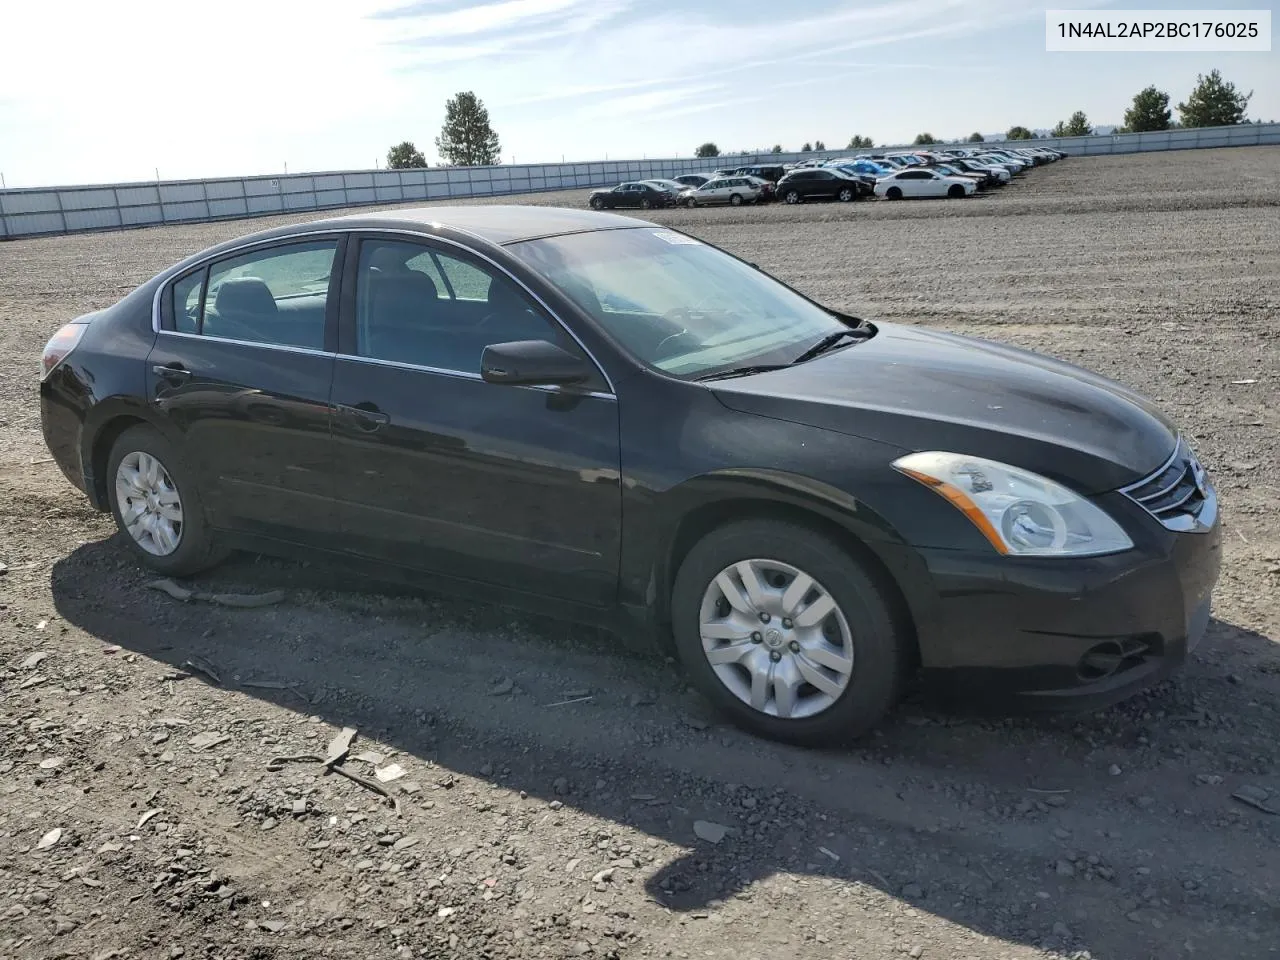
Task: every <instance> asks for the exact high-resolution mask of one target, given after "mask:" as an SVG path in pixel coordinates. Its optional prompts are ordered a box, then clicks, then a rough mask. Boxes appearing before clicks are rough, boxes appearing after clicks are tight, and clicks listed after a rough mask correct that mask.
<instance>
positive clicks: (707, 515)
mask: <svg viewBox="0 0 1280 960" xmlns="http://www.w3.org/2000/svg"><path fill="white" fill-rule="evenodd" d="M748 519H749V520H762V519H767V520H782V521H785V522H788V523H794V524H797V525H799V526H804V527H808V528H809V529H811V530H813V531H814V532H815V533H820V534H823V535H825V536H828V537H831V538H832V539H834V540H836V541H837V542H838V543H839V544H840V545H841V546H842V547H843V548H844V549H845V551H846V552H848V553H849V554H850V555H851V556H853V557H854V558H855V559H857V560H858V561H859V562H861V563H862V564H863V566H864V567H865V568H866V570H867V572H868V573H869V574H870V575H871V576H872V577H873V578H874V579H875V581H876V583H877V585H878V586H880V588H881V589H882V590H883V591H884V593H885V596H886V597H887V598H888V599H889V602H890V605H891V607H892V609H893V615H894V619H895V620H896V621H897V622H898V623H899V624H900V625H901V626H902V628H903V629H904V630H905V631H906V634H907V636H909V637H910V653H911V658H912V666H913V667H914V666H918V665H919V663H920V648H919V643H918V641H917V639H916V628H915V621H914V620H913V619H912V617H911V610H910V607H909V606H908V604H907V599H906V597H905V596H904V595H903V593H902V590H901V589H900V588H899V586H898V582H897V581H896V580H895V579H894V578H893V575H892V574H891V573H890V572H889V570H888V568H886V567H885V565H884V564H883V563H882V562H881V560H880V558H879V557H877V556H876V554H875V552H874V551H873V550H872V549H871V548H870V547H868V546H867V545H866V544H865V543H863V542H862V540H861V539H859V538H858V537H857V536H856V535H855V534H854V533H852V532H851V531H850V530H847V529H846V528H844V527H842V526H841V525H840V524H838V523H832V522H831V520H830V519H828V518H826V517H824V516H822V515H821V514H818V513H814V512H812V511H810V510H806V509H805V508H804V507H801V506H797V505H795V504H790V503H779V502H778V501H776V500H758V499H751V498H740V499H733V500H720V501H717V502H715V503H710V504H707V505H705V506H703V507H699V508H697V509H695V510H693V511H691V512H689V513H687V514H686V515H685V516H684V517H682V518H681V520H680V523H679V525H678V526H677V527H676V532H675V535H674V536H673V537H672V538H671V544H670V547H669V549H668V550H667V552H666V558H665V567H664V568H663V569H662V570H660V571H659V575H658V577H657V578H656V579H657V582H658V585H659V586H660V587H661V589H660V590H659V591H658V597H657V602H658V604H659V614H660V618H661V621H662V623H663V624H670V622H671V610H670V598H671V588H672V586H673V585H674V584H675V579H676V573H677V571H679V569H680V564H681V563H683V562H684V558H685V557H686V556H688V554H689V551H690V550H692V549H693V547H694V544H696V543H697V542H698V541H699V540H701V539H702V538H703V537H705V536H706V535H707V534H709V533H710V532H711V531H712V530H715V529H716V528H718V527H722V526H724V525H725V524H727V523H733V522H736V521H739V520H748ZM662 633H663V635H664V636H666V635H668V634H669V631H666V630H664V631H662Z"/></svg>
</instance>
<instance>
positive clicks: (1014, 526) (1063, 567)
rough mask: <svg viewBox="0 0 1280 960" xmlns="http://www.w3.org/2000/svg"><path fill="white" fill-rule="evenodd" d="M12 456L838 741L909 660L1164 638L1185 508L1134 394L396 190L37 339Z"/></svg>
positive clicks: (1102, 698) (739, 264) (1018, 683)
mask: <svg viewBox="0 0 1280 960" xmlns="http://www.w3.org/2000/svg"><path fill="white" fill-rule="evenodd" d="M40 398H41V415H42V420H43V426H44V436H45V440H46V442H47V444H48V447H49V450H50V451H51V453H52V455H53V457H54V458H55V459H56V461H57V463H58V464H59V466H60V467H61V468H62V471H63V472H64V473H65V475H66V476H67V478H68V479H69V480H70V481H71V482H72V483H73V484H75V485H76V486H77V487H79V488H80V489H81V490H83V491H84V493H85V494H86V496H87V497H88V498H89V500H90V502H91V503H92V504H93V505H94V506H95V507H97V508H98V509H99V510H103V511H111V513H112V514H114V516H115V519H116V522H117V524H118V526H119V528H120V530H121V532H122V534H123V536H122V540H123V542H124V543H125V544H126V545H127V546H128V548H129V549H130V550H131V551H132V553H133V555H134V556H135V557H136V558H137V559H138V560H139V561H141V562H142V563H143V564H144V565H146V566H147V567H149V568H151V569H153V570H156V571H158V572H160V573H162V574H165V575H169V576H191V575H194V574H197V573H199V572H200V571H202V570H204V569H206V568H208V567H209V566H210V565H212V564H214V563H216V562H217V561H218V560H219V559H220V558H221V557H222V556H223V555H224V554H225V552H226V551H228V550H230V549H232V548H247V549H251V550H258V551H268V552H272V553H280V554H291V555H300V556H303V557H307V558H315V557H317V556H328V557H331V558H334V559H335V560H337V561H338V562H339V563H345V564H349V565H351V566H353V567H356V566H359V567H360V568H363V569H366V570H369V571H372V572H374V573H377V574H382V575H385V576H389V577H395V578H402V579H406V580H408V581H410V582H412V583H416V584H422V585H428V586H431V587H442V588H453V589H456V590H458V591H461V592H463V593H465V594H469V595H471V596H475V597H478V598H481V599H483V600H486V601H495V600H497V601H508V602H512V603H518V604H522V605H525V606H528V607H531V608H534V609H539V610H545V611H550V612H559V613H561V614H565V615H568V616H571V617H577V618H581V619H583V620H587V621H591V622H594V623H598V624H603V625H606V626H609V627H612V628H614V629H615V630H616V631H619V632H627V633H632V634H636V633H639V634H643V635H646V636H652V637H654V638H657V639H659V640H661V641H662V642H665V643H669V644H672V645H673V646H674V649H675V651H676V652H677V654H678V656H679V658H680V659H681V661H682V662H683V663H684V665H685V667H686V669H687V670H688V672H689V675H690V676H691V678H692V679H693V680H694V681H695V682H696V683H697V684H698V686H699V687H700V688H701V690H702V691H703V692H704V693H705V694H706V695H707V696H708V697H709V698H710V699H711V700H713V701H714V702H715V703H716V704H718V705H719V707H720V708H721V709H723V710H724V711H725V712H726V713H727V714H728V715H730V716H731V717H732V718H734V719H735V720H736V721H737V722H738V723H740V724H742V725H743V726H745V727H747V728H749V729H751V730H754V731H757V732H759V733H761V734H764V735H767V736H771V737H777V738H781V739H785V740H791V741H796V742H802V743H814V742H821V741H829V740H833V739H841V738H847V737H850V736H853V735H856V734H859V733H861V732H863V731H865V730H867V729H868V728H869V727H871V726H872V725H873V724H875V723H876V721H877V720H878V719H879V718H880V717H881V716H883V715H884V713H885V711H887V710H888V709H890V707H891V706H892V705H893V704H894V702H895V700H896V699H897V697H898V696H899V694H900V693H901V692H902V691H903V690H904V688H906V687H907V685H908V684H909V683H910V682H911V681H912V680H913V679H914V678H915V676H916V674H917V672H918V671H923V675H924V677H934V678H941V679H946V680H950V681H958V682H959V686H960V688H961V689H962V690H964V691H965V692H966V693H968V694H970V695H974V696H979V697H981V698H983V699H984V700H987V701H990V700H991V699H992V698H994V697H995V696H997V695H1003V696H1005V697H1007V699H1008V701H1009V702H1011V703H1021V704H1024V705H1032V706H1040V707H1059V706H1068V705H1072V706H1095V705H1101V704H1105V703H1108V702H1111V701H1114V700H1116V699H1119V698H1121V697H1123V696H1125V695H1127V694H1129V693H1131V692H1133V691H1135V690H1137V689H1139V688H1141V687H1143V686H1145V685H1147V684H1149V683H1151V682H1153V681H1154V680H1156V679H1158V678H1160V677H1163V676H1165V675H1166V674H1168V673H1169V672H1170V671H1171V670H1173V669H1174V668H1175V667H1177V666H1178V664H1180V663H1181V662H1182V661H1183V660H1184V659H1185V657H1186V656H1187V652H1188V650H1189V649H1190V648H1191V647H1192V646H1193V645H1194V644H1195V643H1196V641H1197V640H1199V639H1200V637H1201V635H1202V634H1203V632H1204V630H1205V626H1206V623H1207V620H1208V616H1209V603H1210V593H1211V591H1212V588H1213V586H1214V583H1215V580H1216V578H1217V573H1218V564H1219V555H1220V530H1221V525H1220V524H1219V523H1217V522H1216V517H1217V509H1218V507H1217V499H1216V495H1215V493H1214V489H1213V487H1212V485H1211V484H1210V482H1209V480H1208V478H1207V477H1206V475H1205V471H1204V470H1203V469H1202V468H1201V466H1200V464H1199V463H1198V461H1197V460H1196V458H1195V455H1194V454H1193V453H1192V451H1191V449H1190V447H1189V446H1188V444H1187V442H1186V440H1185V439H1184V438H1182V437H1181V436H1179V433H1178V431H1177V429H1176V428H1175V427H1174V426H1173V425H1172V424H1171V423H1170V422H1169V421H1168V420H1167V419H1166V418H1165V417H1164V416H1163V415H1161V414H1160V413H1159V412H1158V411H1157V410H1156V409H1155V408H1154V407H1153V406H1152V405H1151V404H1150V403H1149V402H1148V401H1147V400H1145V399H1143V398H1142V397H1141V396H1139V395H1137V394H1135V393H1133V392H1131V391H1130V390H1128V389H1126V388H1124V387H1122V386H1120V385H1118V384H1116V383H1114V382H1112V381H1109V380H1106V379H1104V378H1102V377H1100V376H1096V375H1094V374H1091V373H1088V372H1086V371H1084V370H1081V369H1078V368H1076V367H1073V366H1070V365H1068V364H1065V363H1061V362H1058V361H1056V360H1051V359H1048V358H1046V357H1041V356H1038V355H1036V354H1033V353H1029V352H1026V351H1023V350H1019V349H1015V348H1013V347H1008V346H1002V345H999V344H996V343H990V342H985V341H982V340H975V339H969V338H965V337H961V336H956V335H952V334H946V333H941V332H934V331H930V330H925V329H921V328H919V327H914V326H896V325H894V324H889V323H871V322H867V321H864V320H860V319H857V318H854V317H852V316H848V315H846V314H843V313H840V312H838V311H835V310H832V309H829V308H826V307H823V306H821V305H819V304H817V303H815V302H813V301H812V300H810V299H808V298H807V297H805V296H804V295H802V294H800V293H798V292H797V291H795V290H793V289H791V288H790V287H788V286H785V285H784V284H782V283H781V282H779V281H777V280H774V279H772V278H771V277H769V276H768V275H767V274H765V273H764V272H762V271H761V270H759V269H758V268H756V267H755V266H754V265H752V264H750V263H746V262H744V261H742V260H739V259H737V258H736V257H734V256H732V255H730V254H728V253H726V252H724V251H722V250H720V249H718V248H716V247H714V246H712V245H710V244H707V243H704V242H702V241H700V240H697V239H695V238H693V237H690V236H688V235H685V234H683V233H680V232H678V231H674V230H670V229H665V228H661V227H658V226H655V225H653V224H650V223H645V222H642V221H638V220H634V219H631V218H627V217H621V216H617V215H614V214H601V213H590V212H579V211H572V210H564V209H557V208H550V207H505V206H470V207H452V208H451V207H435V206H433V207H430V208H424V209H421V210H394V211H388V212H384V213H370V214H364V215H360V216H351V217H342V218H337V219H329V220H320V221H316V222H312V223H306V224H297V225H292V226H286V227H279V228H276V229H272V230H268V231H266V232H263V233H258V234H254V235H253V236H249V237H245V238H243V239H240V240H233V241H230V242H228V243H224V244H222V245H220V246H217V247H213V248H211V249H209V250H205V251H204V252H202V253H199V254H196V255H195V256H192V257H189V258H188V259H186V260H184V261H182V262H181V263H179V264H177V265H175V266H173V267H171V268H169V269H167V270H165V271H164V272H163V273H161V274H160V275H159V276H157V277H155V278H154V279H152V280H149V281H148V282H146V283H145V284H143V285H142V286H141V287H139V288H138V289H136V290H135V291H133V292H132V293H130V294H129V295H128V296H126V297H125V298H124V299H123V300H121V301H120V302H118V303H116V304H115V305H114V306H111V307H109V308H107V309H105V310H102V311H100V312H98V313H94V314H90V315H87V316H84V317H81V318H79V319H77V320H74V321H72V322H71V323H69V324H67V325H66V326H64V327H63V328H62V329H61V330H59V331H58V332H57V333H56V334H55V335H54V337H53V339H52V340H51V341H50V342H49V344H48V346H47V347H46V349H45V352H44V356H43V378H42V382H41V384H40Z"/></svg>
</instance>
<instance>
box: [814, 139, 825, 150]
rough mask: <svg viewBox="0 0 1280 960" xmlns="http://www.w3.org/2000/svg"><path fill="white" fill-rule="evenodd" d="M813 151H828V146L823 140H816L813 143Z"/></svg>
mask: <svg viewBox="0 0 1280 960" xmlns="http://www.w3.org/2000/svg"><path fill="white" fill-rule="evenodd" d="M813 149H815V150H825V149H827V145H826V144H825V143H823V142H822V141H821V140H815V141H813Z"/></svg>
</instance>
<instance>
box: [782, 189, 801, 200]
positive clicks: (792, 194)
mask: <svg viewBox="0 0 1280 960" xmlns="http://www.w3.org/2000/svg"><path fill="white" fill-rule="evenodd" d="M782 199H783V200H785V201H786V202H787V203H799V202H800V192H799V191H798V190H788V191H787V192H786V193H784V194H783V195H782Z"/></svg>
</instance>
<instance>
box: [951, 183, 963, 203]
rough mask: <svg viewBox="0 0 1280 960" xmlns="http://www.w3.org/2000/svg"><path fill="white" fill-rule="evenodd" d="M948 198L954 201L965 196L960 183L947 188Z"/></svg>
mask: <svg viewBox="0 0 1280 960" xmlns="http://www.w3.org/2000/svg"><path fill="white" fill-rule="evenodd" d="M947 196H948V197H950V198H951V199H952V200H958V199H959V198H961V197H963V196H964V187H962V186H960V184H958V183H953V184H952V185H951V186H949V187H948V188H947Z"/></svg>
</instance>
